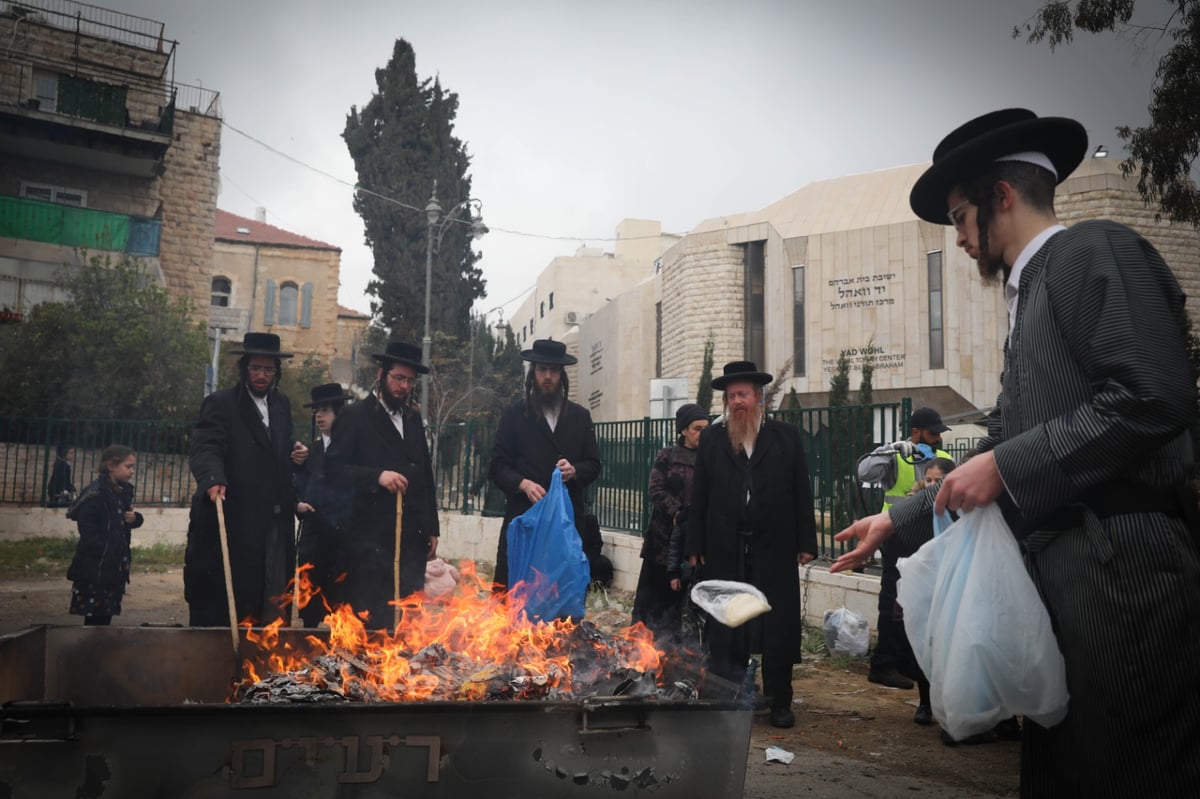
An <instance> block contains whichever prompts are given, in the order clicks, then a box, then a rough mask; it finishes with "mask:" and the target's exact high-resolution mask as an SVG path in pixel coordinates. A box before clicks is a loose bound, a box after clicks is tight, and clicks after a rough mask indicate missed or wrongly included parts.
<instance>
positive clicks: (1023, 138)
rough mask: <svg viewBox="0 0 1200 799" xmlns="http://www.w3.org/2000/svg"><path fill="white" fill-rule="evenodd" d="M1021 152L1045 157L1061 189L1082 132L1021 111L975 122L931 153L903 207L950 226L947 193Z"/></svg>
mask: <svg viewBox="0 0 1200 799" xmlns="http://www.w3.org/2000/svg"><path fill="white" fill-rule="evenodd" d="M1023 152H1038V153H1042V154H1044V155H1045V156H1046V157H1047V158H1048V159H1050V163H1052V164H1054V171H1055V172H1057V173H1058V180H1057V182H1058V183H1062V182H1063V181H1064V180H1066V179H1067V176H1068V175H1070V174H1071V173H1072V172H1074V171H1075V167H1077V166H1079V163H1080V162H1081V161H1082V160H1083V157H1084V155H1085V154H1086V153H1087V131H1086V130H1084V127H1083V125H1081V124H1079V123H1078V122H1076V121H1075V120H1073V119H1067V118H1065V117H1039V116H1038V115H1037V114H1035V113H1033V112H1032V111H1030V110H1028V109H1025V108H1006V109H1004V110H1002V111H992V112H991V113H990V114H984V115H983V116H980V117H975V119H972V120H971V121H970V122H967V123H965V124H963V125H960V126H959V127H957V128H955V129H954V130H953V131H951V132H950V134H948V135H947V136H946V137H945V138H944V139H942V140H941V141H940V142H939V143H938V146H937V147H936V148H934V151H933V166H931V167H929V169H927V170H925V174H923V175H921V177H919V178H917V182H916V183H915V184H913V188H912V193H911V194H910V195H909V197H908V203H909V205H910V206H912V210H913V213H915V214H916V215H917V216H919V217H921V218H922V219H924V220H925V221H926V222H933V223H934V224H937V225H949V224H950V220H949V219H948V218H947V216H946V215H947V214H948V213H949V211H950V208H949V206H948V205H947V204H946V196H947V195H948V194H949V193H950V190H951V189H952V188H954V187H955V186H956V185H958V184H960V183H962V182H963V181H966V180H970V179H971V178H973V177H976V176H977V175H980V174H982V173H983V172H984V171H986V170H987V169H989V168H990V167H991V166H992V165H993V164H994V163H995V161H996V159H997V158H1003V157H1004V156H1006V155H1013V154H1015V153H1023Z"/></svg>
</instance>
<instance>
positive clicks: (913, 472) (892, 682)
mask: <svg viewBox="0 0 1200 799" xmlns="http://www.w3.org/2000/svg"><path fill="white" fill-rule="evenodd" d="M908 427H909V437H908V440H909V443H911V444H912V446H913V450H912V454H908V455H906V454H904V453H902V452H897V453H896V454H895V455H894V456H892V457H894V458H895V460H896V482H895V483H894V484H893V485H891V486H888V487H887V493H885V494H884V495H883V512H884V513H886V512H887V510H888V509H889V508H890V507H891V506H892V505H893V504H895V503H896V502H899V501H900V500H902V499H904V497H905V496H907V494H908V492H909V491H910V490H911V489H912V486H913V483H915V482H916V481H917V480H922V479H924V477H925V464H926V463H928V462H929V461H931V460H933V459H934V458H950V454H949V453H948V452H943V451H942V450H941V449H939V448H940V447H941V446H942V433H944V432H946V431H947V430H949V429H950V428H948V427H946V425H945V424H943V423H942V417H941V415H940V414H939V413H938V412H937V411H935V410H934V409H933V408H917V409H916V410H915V411H913V412H912V416H911V417H910V418H909V425H908ZM922 447H923V449H921V448H922ZM951 460H952V459H951ZM879 553H880V555H882V556H883V574H882V575H881V577H880V580H879V617H878V620H877V622H876V627H875V629H876V630H877V632H878V638H877V640H876V642H875V649H874V651H873V652H872V653H871V667H870V669H869V670H868V671H867V679H868V680H870V681H871V682H874V683H879V684H880V685H886V686H888V687H890V688H904V689H909V688H912V686H913V681H912V680H911V679H909V678H908V677H906V676H905V675H904V674H902V673H901V672H900V671H898V670H897V667H898V666H903V665H904V664H906V663H908V662H909V660H910V658H911V655H910V652H911V648H910V647H909V645H908V639H907V638H905V634H904V628H903V626H901V624H900V623H899V622H897V621H896V619H895V610H896V583H897V582H898V581H899V579H900V570H899V569H897V568H896V560H897V558H898V549H897V547H896V543H895V542H894V541H892V540H891V539H889V540H887V541H885V542H884V543H883V544H882V545H881V546H880V548H879ZM915 718H916V719H917V723H918V724H932V723H933V716H932V715H931V713H930V709H929V705H928V703H927V702H920V703H918V705H917V715H916V717H915Z"/></svg>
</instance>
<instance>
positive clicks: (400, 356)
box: [371, 341, 429, 375]
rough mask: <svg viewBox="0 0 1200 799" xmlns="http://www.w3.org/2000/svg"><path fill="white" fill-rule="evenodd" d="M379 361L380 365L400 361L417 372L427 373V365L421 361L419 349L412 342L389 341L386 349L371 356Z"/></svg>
mask: <svg viewBox="0 0 1200 799" xmlns="http://www.w3.org/2000/svg"><path fill="white" fill-rule="evenodd" d="M371 357H372V358H374V359H375V360H377V361H379V363H380V365H381V366H386V365H387V364H389V363H402V364H404V365H406V366H411V367H412V368H413V369H416V370H417V373H418V374H423V375H426V374H429V367H428V366H426V365H425V364H423V363H421V350H420V348H418V347H417V346H415V345H413V344H408V343H405V342H403V341H389V342H388V345H387V350H386V351H384V352H377V353H375V354H374V355H372V356H371Z"/></svg>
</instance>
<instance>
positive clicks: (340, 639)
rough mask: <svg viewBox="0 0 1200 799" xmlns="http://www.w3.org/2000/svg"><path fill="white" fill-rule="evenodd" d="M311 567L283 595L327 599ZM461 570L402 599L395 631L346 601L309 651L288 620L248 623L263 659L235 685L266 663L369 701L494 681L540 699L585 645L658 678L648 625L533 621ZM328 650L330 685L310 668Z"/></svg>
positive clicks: (421, 696)
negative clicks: (335, 680)
mask: <svg viewBox="0 0 1200 799" xmlns="http://www.w3.org/2000/svg"><path fill="white" fill-rule="evenodd" d="M309 570H310V567H309V565H308V564H306V565H305V566H304V567H302V568H301V570H300V575H299V576H300V580H299V585H297V586H291V585H289V593H287V594H285V595H284V596H283V597H281V598H280V599H281V600H283V601H291V599H292V598H293V596H294V597H295V598H296V600H297V602H298V603H299V605H300V607H303V606H304V605H306V604H307V603H309V602H311V601H314V600H315V599H316V598H317V597H320V598H321V600H322V601H324V599H325V598H324V596H323V595H321V593H320V591H319V590H317V589H314V588H313V586H312V584H311V583H310V582H309V579H308V572H309ZM459 571H460V582H459V584H458V587H457V588H456V589H455V590H454V591H453V592H451V593H449V594H445V595H442V596H439V597H437V598H436V599H433V598H429V597H427V596H425V595H424V594H423V593H417V594H414V595H412V596H410V597H407V598H405V599H403V600H401V601H400V603H399V604H400V607H401V609H402V611H403V613H402V620H401V622H400V625H399V626H398V627H397V628H396V630H395V631H394V632H391V633H389V632H388V631H386V630H372V629H368V628H367V625H366V624H365V623H364V619H363V618H362V616H365V615H366V614H365V613H364V614H358V613H356V612H355V611H354V609H353V608H351V607H350V606H349V605H340V606H338V607H337V608H335V609H332V610H330V611H329V613H328V614H327V615H326V617H325V625H327V626H328V627H329V636H328V640H326V639H325V638H323V637H321V636H317V635H310V636H307V637H306V638H305V639H304V643H305V644H306V646H305V647H300V648H302V649H304V650H305V651H298V649H297V648H293V647H292V646H291V644H289V643H287V641H286V640H285V639H283V638H281V637H280V635H279V629H280V626H281V625H282V620H280V621H277V622H275V623H273V624H272V625H269V626H267V627H265V628H263V629H262V630H261V631H255V630H250V629H247V630H246V639H247V641H251V642H253V643H255V644H257V645H258V647H259V650H260V652H259V657H258V660H257V663H258V667H257V668H256V666H255V664H253V663H251V662H249V661H247V662H246V663H245V664H244V674H243V679H242V680H241V681H240V682H239V683H238V685H237V686H235V694H236V693H237V691H238V690H239V689H243V688H248V687H251V686H253V685H254V684H255V683H258V682H259V681H260V680H261V679H262V678H261V677H260V673H261V672H262V671H264V670H265V671H266V672H269V673H270V674H286V675H288V677H289V678H290V679H291V680H292V681H294V682H296V683H306V682H310V683H313V684H316V685H317V687H320V688H328V689H330V690H334V691H336V692H339V693H342V694H344V695H346V696H351V697H354V698H357V699H363V700H366V701H388V702H398V701H422V700H431V699H457V700H468V701H476V700H481V699H484V698H487V697H488V696H490V695H495V694H496V686H497V685H498V684H503V685H504V686H505V692H506V693H507V692H511V695H512V696H513V697H514V698H540V697H544V696H546V695H547V694H548V693H550V692H552V691H555V690H557V691H558V692H559V693H560V695H561V694H566V693H569V692H570V691H571V690H572V689H573V683H572V678H573V673H572V672H573V667H572V657H571V656H572V655H573V654H575V655H579V654H580V652H579V649H580V647H581V646H590V647H593V648H594V649H595V652H594V653H592V654H594V655H595V656H596V657H597V658H601V659H603V661H604V662H605V663H608V664H613V665H614V667H615V668H621V669H630V670H634V671H638V672H642V673H648V674H654V675H656V677H661V670H662V667H663V663H664V653H663V652H662V651H661V650H659V649H658V648H657V647H656V646H655V643H654V636H653V633H651V631H650V630H648V629H647V628H646V627H645V626H643V625H642V624H640V623H638V624H634V625H633V626H631V627H627V628H625V629H623V630H620V631H618V632H616V633H614V634H610V635H606V636H603V637H602V638H596V639H595V640H593V639H589V638H587V637H586V636H572V633H573V632H575V630H576V628H577V626H578V624H577V623H576V622H575V621H573V620H570V619H566V620H562V619H554V620H551V621H531V620H530V619H529V618H528V617H527V616H526V613H525V609H524V607H523V604H522V602H521V601H520V599H519V597H517V596H514V592H513V591H510V592H509V593H507V594H495V593H493V592H492V590H491V584H490V582H489V581H486V580H484V579H482V578H481V577H479V575H478V574H477V572H476V568H475V564H474V563H473V562H471V561H464V562H463V563H462V564H461V566H460V569H459ZM518 587H519V586H514V589H516V588H518ZM326 607H327V608H328V603H326ZM388 621H389V623H390V619H389V620H388ZM584 642H586V643H584ZM324 656H328V657H327V658H326V661H325V662H336V663H339V664H341V665H340V675H339V676H340V679H341V682H340V685H336V686H335V685H330V684H329V681H328V680H327V679H326V675H327V672H326V671H324V670H323V669H321V668H314V663H315V662H316V660H317V659H318V658H322V657H324ZM329 658H332V659H333V661H329ZM605 676H606V675H605Z"/></svg>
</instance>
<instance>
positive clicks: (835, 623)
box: [821, 608, 871, 657]
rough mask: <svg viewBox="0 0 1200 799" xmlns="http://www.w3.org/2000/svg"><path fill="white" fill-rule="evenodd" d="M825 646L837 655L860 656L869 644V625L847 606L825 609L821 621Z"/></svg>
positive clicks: (865, 652)
mask: <svg viewBox="0 0 1200 799" xmlns="http://www.w3.org/2000/svg"><path fill="white" fill-rule="evenodd" d="M821 629H822V631H823V632H824V633H825V647H826V648H827V649H828V650H829V651H830V652H831V653H833V652H836V653H838V654H839V655H853V656H854V657H862V656H864V655H866V654H867V649H868V647H869V646H870V644H871V625H870V624H869V623H868V622H867V620H866V619H865V618H863V617H862V616H860V615H859V614H857V613H855V612H854V611H852V610H850V609H849V608H838V609H837V610H827V611H825V617H824V618H823V619H822V621H821Z"/></svg>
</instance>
